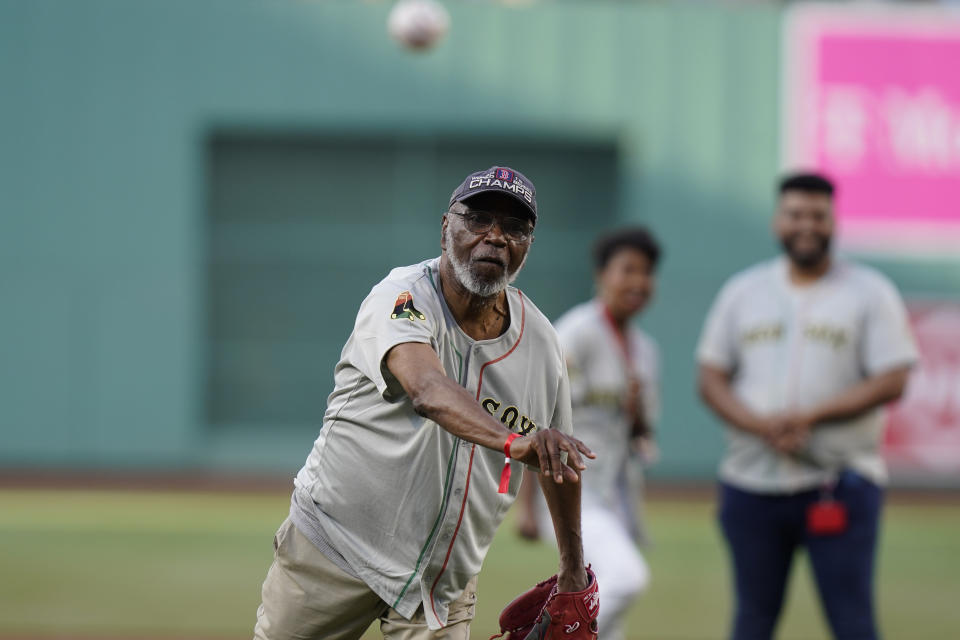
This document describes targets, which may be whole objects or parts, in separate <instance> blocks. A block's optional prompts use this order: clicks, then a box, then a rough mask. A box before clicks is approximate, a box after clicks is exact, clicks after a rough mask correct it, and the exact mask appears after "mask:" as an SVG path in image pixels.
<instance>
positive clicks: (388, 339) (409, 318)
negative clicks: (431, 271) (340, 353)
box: [352, 284, 438, 401]
mask: <svg viewBox="0 0 960 640" xmlns="http://www.w3.org/2000/svg"><path fill="white" fill-rule="evenodd" d="M431 303H432V300H430V299H429V296H425V295H424V296H414V295H413V294H412V293H411V292H410V291H409V290H405V289H401V288H400V287H398V286H389V285H388V284H381V285H378V286H377V287H374V289H373V291H371V292H370V295H369V296H367V299H366V300H364V301H363V304H362V305H361V306H360V312H359V313H358V314H357V321H356V327H355V329H354V331H355V337H356V341H355V345H354V347H353V348H354V349H355V352H354V353H353V354H352V355H353V357H352V361H353V364H354V365H355V366H356V367H357V369H359V370H360V371H361V372H362V373H363V374H364V375H365V376H367V377H368V378H370V380H372V381H373V383H374V384H375V385H376V386H377V390H378V391H379V392H380V394H381V395H382V396H383V398H384V400H387V401H394V400H396V399H398V398H400V397H401V396H403V394H404V390H403V387H402V386H401V385H400V382H399V381H398V380H397V379H396V378H394V377H393V374H391V373H390V371H389V369H387V366H386V361H385V358H386V355H387V352H389V351H390V349H392V348H393V347H395V346H397V345H398V344H403V343H405V342H419V343H423V344H429V345H430V346H431V347H432V348H433V349H434V351H438V345H437V339H436V330H435V323H436V322H437V319H436V317H435V311H434V305H433V304H431Z"/></svg>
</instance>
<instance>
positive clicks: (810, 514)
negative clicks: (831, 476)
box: [807, 483, 847, 536]
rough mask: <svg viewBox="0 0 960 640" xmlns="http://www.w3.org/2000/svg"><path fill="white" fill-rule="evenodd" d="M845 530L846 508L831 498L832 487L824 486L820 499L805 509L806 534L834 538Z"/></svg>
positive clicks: (829, 485) (830, 485)
mask: <svg viewBox="0 0 960 640" xmlns="http://www.w3.org/2000/svg"><path fill="white" fill-rule="evenodd" d="M846 530H847V506H846V505H845V504H843V503H842V502H840V501H839V500H836V499H835V498H834V497H833V485H832V483H831V484H828V485H826V486H825V487H824V488H823V490H822V491H821V493H820V498H819V499H818V500H817V501H816V502H814V503H811V504H810V506H809V507H807V533H809V534H810V535H814V536H835V535H839V534H841V533H843V532H844V531H846Z"/></svg>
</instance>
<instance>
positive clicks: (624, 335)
mask: <svg viewBox="0 0 960 640" xmlns="http://www.w3.org/2000/svg"><path fill="white" fill-rule="evenodd" d="M659 259H660V246H659V244H658V242H657V240H656V239H655V238H654V236H653V235H652V234H651V233H650V231H648V230H647V229H645V228H642V227H633V228H625V229H619V230H616V231H613V232H611V233H609V234H607V235H604V236H602V237H600V238H599V239H598V240H597V242H596V244H595V246H594V269H595V272H594V275H595V282H596V290H597V295H596V297H595V298H594V299H592V300H590V301H588V302H584V303H582V304H579V305H577V306H575V307H574V308H572V309H570V310H569V311H567V312H566V313H565V314H564V315H563V316H561V317H560V319H559V320H557V322H556V323H555V325H556V328H557V333H558V334H559V335H560V342H561V344H562V346H563V352H564V359H565V360H566V363H567V372H568V374H569V376H570V389H571V401H572V403H573V425H574V430H575V432H576V433H577V436H578V437H579V438H581V439H582V440H583V442H584V443H585V444H586V445H587V446H589V447H590V448H591V449H592V450H593V451H595V452H596V453H597V460H596V463H595V464H591V463H590V462H588V466H589V469H590V472H589V474H587V475H586V476H584V479H583V497H582V513H583V515H582V529H583V547H584V558H585V560H586V561H587V562H588V563H591V564H592V565H593V570H594V572H595V573H596V575H597V580H598V581H599V582H601V583H602V584H603V606H601V607H600V615H599V618H598V622H599V632H600V633H599V636H598V637H599V638H600V640H614V639H618V638H623V637H624V635H623V629H622V620H623V617H624V615H625V614H626V612H627V610H628V608H629V607H630V605H631V604H632V603H633V602H634V601H635V599H636V598H637V596H638V595H639V594H640V593H641V592H642V591H643V590H644V589H645V588H646V587H647V586H648V584H649V581H650V570H649V568H648V567H647V563H646V561H645V560H644V558H643V555H642V554H641V553H640V551H639V549H638V548H637V545H638V543H643V542H645V541H646V536H645V535H644V530H643V522H642V517H641V508H640V497H641V493H642V482H643V476H642V471H641V464H642V461H644V460H646V461H651V460H652V459H653V458H655V457H656V445H655V444H654V441H653V425H654V423H655V422H656V419H657V415H658V408H659V358H658V350H657V345H656V343H655V342H654V341H653V339H652V338H650V336H648V335H647V334H646V333H645V332H643V331H642V330H640V329H639V328H638V327H636V326H634V325H633V324H632V320H634V319H635V318H636V316H637V315H638V314H639V313H640V312H642V311H643V310H644V309H645V308H646V306H647V304H648V303H649V302H650V299H651V297H652V295H653V292H654V287H655V284H656V268H657V262H658V261H659ZM535 491H536V489H535V485H534V483H533V482H525V483H524V484H523V486H522V487H521V496H520V498H521V502H520V512H519V513H518V521H517V527H518V532H519V534H520V535H521V536H522V537H525V538H528V539H536V538H538V537H539V536H540V533H541V532H543V533H544V534H545V535H546V536H549V529H550V526H549V519H547V518H546V517H545V515H546V510H545V509H543V508H542V502H540V501H535V500H534V498H535ZM538 505H539V508H538Z"/></svg>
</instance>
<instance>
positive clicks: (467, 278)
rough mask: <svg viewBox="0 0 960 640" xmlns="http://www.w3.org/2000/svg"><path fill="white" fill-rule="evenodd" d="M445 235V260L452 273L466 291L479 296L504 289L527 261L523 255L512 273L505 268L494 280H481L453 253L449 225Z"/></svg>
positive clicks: (485, 295) (490, 296)
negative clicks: (448, 263) (447, 261)
mask: <svg viewBox="0 0 960 640" xmlns="http://www.w3.org/2000/svg"><path fill="white" fill-rule="evenodd" d="M445 236H446V237H445V240H446V242H445V244H446V245H447V260H449V261H450V266H452V267H453V273H454V275H456V276H457V281H458V282H460V284H461V285H463V287H464V288H465V289H466V290H467V291H469V292H470V293H472V294H473V295H475V296H479V297H481V298H492V297H493V296H495V295H498V294H499V293H500V292H501V291H503V290H504V289H506V288H507V285H509V284H510V283H511V282H513V281H514V280H516V279H517V276H518V275H520V270H521V269H523V265H524V264H526V262H527V256H523V262H521V263H520V266H519V267H517V268H516V270H515V271H514V272H513V273H510V272H509V271H506V270H505V271H504V274H503V275H502V276H500V277H499V278H497V279H496V280H493V281H485V280H481V279H480V278H478V277H477V275H476V274H475V273H473V272H472V271H471V270H470V267H469V266H468V265H467V263H466V262H461V261H460V260H459V259H458V258H457V256H456V255H455V254H454V253H453V234H452V233H451V231H450V228H449V227H447V231H446V234H445Z"/></svg>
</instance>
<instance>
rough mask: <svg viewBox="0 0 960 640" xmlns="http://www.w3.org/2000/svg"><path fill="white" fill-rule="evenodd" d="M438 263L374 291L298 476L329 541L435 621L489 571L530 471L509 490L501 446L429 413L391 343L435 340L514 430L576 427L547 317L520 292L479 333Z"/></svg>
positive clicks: (449, 367)
mask: <svg viewBox="0 0 960 640" xmlns="http://www.w3.org/2000/svg"><path fill="white" fill-rule="evenodd" d="M438 268H439V258H435V259H432V260H428V261H425V262H423V263H421V264H418V265H413V266H409V267H401V268H397V269H394V270H393V271H391V272H390V274H389V275H388V276H387V277H386V278H385V279H384V280H383V281H381V282H380V283H379V284H377V285H376V286H375V287H374V288H373V290H372V291H371V292H370V294H369V295H368V296H367V298H366V299H365V300H364V302H363V304H362V305H361V308H360V312H359V314H358V316H357V320H356V325H355V327H354V330H353V333H352V334H351V335H350V338H349V340H348V341H347V343H346V346H344V348H343V353H342V354H341V358H340V362H339V363H338V364H337V367H336V371H335V388H334V391H333V393H332V394H331V395H330V397H329V399H328V402H327V411H326V414H325V416H324V420H323V427H322V429H321V431H320V436H319V437H318V438H317V440H316V442H315V443H314V446H313V449H312V451H311V452H310V455H309V457H308V458H307V461H306V464H305V465H304V467H303V468H302V469H301V470H300V472H299V473H298V475H297V477H296V481H295V485H296V489H295V492H299V495H309V496H310V497H311V498H312V501H313V505H312V506H314V507H315V510H314V512H313V513H312V514H311V516H312V518H314V520H315V522H317V523H318V527H319V531H320V534H321V536H322V538H323V541H324V542H325V543H326V545H328V549H329V548H332V549H333V550H334V551H335V553H336V554H337V555H339V556H340V558H339V560H340V561H341V562H345V563H346V564H347V565H348V567H349V569H350V570H351V571H352V573H354V574H355V575H356V576H358V577H360V578H361V579H362V580H364V581H365V582H366V583H367V584H368V585H369V586H370V588H371V589H372V590H373V591H374V592H376V593H377V594H378V595H379V596H380V597H381V598H383V600H384V601H385V602H386V603H388V604H389V605H390V606H391V607H393V608H394V609H396V610H397V611H398V612H399V613H400V614H401V615H404V616H408V617H409V616H410V615H413V613H415V612H416V610H417V608H418V607H419V606H420V605H421V604H423V607H424V612H425V614H426V617H427V622H428V624H429V626H430V628H432V629H436V628H439V627H441V626H443V625H444V624H446V619H447V607H448V605H449V603H451V602H453V601H454V600H456V598H457V597H459V596H460V594H461V593H462V591H463V589H464V587H465V585H466V583H467V581H468V580H470V578H471V577H473V576H474V575H476V574H478V573H479V571H480V566H481V564H482V562H483V559H484V556H485V555H486V553H487V550H488V548H489V546H490V543H491V541H492V540H493V536H494V533H495V531H496V529H497V527H498V525H499V524H500V522H501V521H502V520H503V518H504V516H505V514H506V512H507V509H508V508H509V507H510V505H511V504H512V503H513V501H514V499H515V498H516V495H517V491H518V490H519V486H520V481H521V477H522V475H523V474H522V473H521V472H520V471H521V465H519V464H518V463H516V462H515V461H514V462H512V463H511V464H512V465H513V466H514V469H513V473H512V474H511V480H510V487H509V491H508V492H507V493H505V494H500V493H498V492H497V488H498V485H499V479H500V473H501V470H502V469H503V463H504V456H503V452H502V451H493V450H490V449H486V448H484V447H480V446H477V445H474V444H472V443H470V442H466V441H463V440H461V439H460V438H457V437H455V436H453V435H452V434H451V433H449V432H448V431H446V430H444V429H442V428H441V427H439V426H438V425H437V424H436V423H434V422H432V421H431V420H428V419H426V418H424V417H422V416H420V415H418V414H417V413H416V412H415V411H414V410H413V406H412V404H411V402H410V399H409V398H408V397H407V396H406V395H405V393H404V391H403V388H402V387H401V386H400V384H399V383H398V382H397V380H396V379H395V378H394V377H393V376H392V375H391V374H390V372H389V370H387V369H386V367H385V365H384V357H385V355H386V354H387V352H388V351H389V350H390V349H391V348H392V347H394V346H396V345H398V344H401V343H406V342H419V343H424V344H429V345H430V346H431V347H432V348H433V349H434V350H435V351H436V352H437V355H438V356H439V358H440V361H441V362H442V363H443V366H444V369H445V371H446V373H447V376H448V377H449V378H451V379H453V380H455V381H456V382H458V383H459V384H460V385H461V386H463V387H465V388H466V389H467V390H468V391H469V392H470V393H471V394H472V395H475V396H476V399H477V401H478V402H480V403H481V404H482V405H483V407H484V408H485V409H487V411H489V412H490V414H491V415H493V416H494V417H495V418H496V419H498V420H500V421H501V422H502V423H504V424H505V425H506V426H507V427H508V428H509V429H510V430H511V431H514V432H518V433H529V432H531V431H534V430H537V429H542V428H555V429H559V430H561V431H563V432H564V433H571V431H572V428H571V415H570V391H569V383H568V380H567V373H566V368H565V367H564V363H563V358H562V355H561V350H560V346H559V341H558V339H557V335H556V332H555V331H554V329H553V327H552V326H551V325H550V323H549V322H548V321H547V319H546V318H545V317H544V316H543V314H541V313H540V311H539V310H538V309H537V308H536V307H535V306H534V305H533V304H532V303H531V302H530V300H529V299H528V298H526V297H525V296H524V295H523V294H522V293H521V292H520V291H519V290H517V289H515V288H513V287H508V289H507V299H508V302H509V307H510V327H509V329H508V330H507V331H506V333H504V334H503V335H502V336H500V337H498V338H494V339H491V340H473V339H471V338H470V337H469V336H467V335H466V334H465V333H464V332H463V331H462V330H461V329H460V327H459V326H458V325H457V324H456V322H455V321H454V319H453V317H452V315H451V313H450V310H449V309H448V308H447V305H446V302H445V300H444V298H443V295H442V294H441V293H440V290H439V280H438ZM294 503H295V505H296V503H297V500H295V501H294ZM294 508H297V507H296V506H295V507H294ZM300 508H302V505H301V507H300ZM294 522H297V520H296V519H295V520H294ZM305 533H306V532H305Z"/></svg>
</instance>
